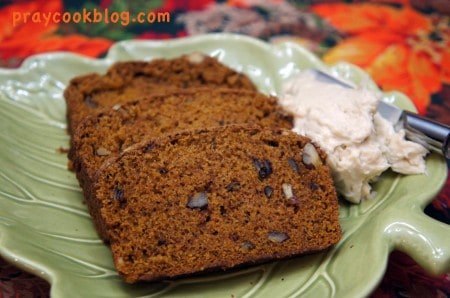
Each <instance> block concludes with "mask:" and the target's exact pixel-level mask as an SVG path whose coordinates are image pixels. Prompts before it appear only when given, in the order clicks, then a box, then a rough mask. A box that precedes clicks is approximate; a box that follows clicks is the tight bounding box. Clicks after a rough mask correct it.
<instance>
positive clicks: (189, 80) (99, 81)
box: [64, 53, 256, 132]
mask: <svg viewBox="0 0 450 298" xmlns="http://www.w3.org/2000/svg"><path fill="white" fill-rule="evenodd" d="M198 86H209V87H227V88H239V89H246V90H256V88H255V86H254V85H253V83H252V82H251V80H250V79H249V78H247V77H246V76H245V75H243V74H241V73H239V72H236V71H234V70H233V69H231V68H229V67H227V66H225V65H224V64H222V63H220V62H219V61H218V60H217V59H215V58H212V57H209V56H206V55H202V54H200V53H194V54H189V55H184V56H181V57H177V58H173V59H154V60H151V61H149V62H144V61H128V62H118V63H116V64H114V65H112V66H111V68H110V69H109V70H108V72H107V73H106V74H104V75H100V74H95V73H94V74H88V75H85V76H80V77H77V78H74V79H72V80H71V81H70V83H69V85H68V87H67V88H66V90H65V92H64V97H65V100H66V104H67V117H68V130H69V132H72V131H73V129H74V127H76V126H77V125H78V123H79V122H80V121H81V120H82V119H83V118H84V117H86V116H87V115H90V114H92V113H95V112H97V111H99V110H101V109H102V108H105V107H112V106H114V105H115V104H117V103H124V102H128V101H131V100H134V99H136V98H137V97H140V96H143V95H149V94H151V93H161V92H165V91H167V90H170V89H176V88H190V87H198Z"/></svg>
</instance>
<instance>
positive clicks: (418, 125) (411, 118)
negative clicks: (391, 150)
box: [403, 111, 450, 159]
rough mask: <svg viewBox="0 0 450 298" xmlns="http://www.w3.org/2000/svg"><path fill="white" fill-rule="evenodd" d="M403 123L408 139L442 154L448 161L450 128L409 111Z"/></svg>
mask: <svg viewBox="0 0 450 298" xmlns="http://www.w3.org/2000/svg"><path fill="white" fill-rule="evenodd" d="M403 121H404V122H403V123H404V127H405V130H406V137H407V138H408V139H410V140H411V141H416V142H419V143H421V144H423V145H425V146H426V147H427V148H428V149H430V150H433V151H436V152H439V153H441V154H442V155H444V157H445V158H446V159H449V158H450V151H449V150H450V149H449V143H450V126H447V125H444V124H441V123H438V122H435V121H433V120H430V119H427V118H425V117H421V116H419V115H417V114H415V113H411V112H408V111H405V112H404V114H403Z"/></svg>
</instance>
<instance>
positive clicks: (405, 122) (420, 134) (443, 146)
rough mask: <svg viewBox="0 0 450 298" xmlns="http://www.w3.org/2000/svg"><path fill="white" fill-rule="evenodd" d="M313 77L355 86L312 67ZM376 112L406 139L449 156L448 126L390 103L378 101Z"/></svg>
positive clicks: (449, 132)
mask: <svg viewBox="0 0 450 298" xmlns="http://www.w3.org/2000/svg"><path fill="white" fill-rule="evenodd" d="M311 71H313V72H314V73H315V78H316V79H317V80H319V81H322V82H327V83H330V84H338V85H341V86H342V87H345V88H355V85H353V84H352V83H351V82H347V81H345V80H343V79H341V78H338V77H335V76H333V75H331V74H329V73H327V72H325V71H323V70H319V69H313V70H311ZM378 113H379V114H380V115H381V116H382V117H383V118H385V119H386V120H388V121H389V122H390V123H392V125H393V126H394V129H397V130H398V129H404V130H405V136H406V138H407V139H408V140H410V141H413V142H416V143H419V144H421V145H422V146H424V147H425V148H427V149H428V150H431V151H434V152H437V153H440V154H442V155H443V156H444V157H445V158H446V159H449V158H450V148H449V143H450V126H448V125H445V124H442V123H439V122H436V121H433V120H431V119H428V118H425V117H422V116H420V115H418V114H416V113H412V112H409V111H405V110H402V109H400V108H398V107H396V106H394V105H392V104H389V103H387V102H384V101H382V100H380V101H379V104H378Z"/></svg>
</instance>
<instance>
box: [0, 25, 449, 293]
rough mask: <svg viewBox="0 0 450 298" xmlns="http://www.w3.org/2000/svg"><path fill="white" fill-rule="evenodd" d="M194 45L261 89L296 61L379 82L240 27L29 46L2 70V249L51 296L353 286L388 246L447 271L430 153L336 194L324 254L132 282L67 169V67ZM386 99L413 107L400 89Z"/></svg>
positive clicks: (295, 68) (374, 278) (380, 262)
mask: <svg viewBox="0 0 450 298" xmlns="http://www.w3.org/2000/svg"><path fill="white" fill-rule="evenodd" d="M194 51H200V52H204V53H207V54H209V55H212V56H215V57H217V58H218V59H219V60H220V61H222V62H223V63H225V64H227V65H229V66H231V67H232V68H234V69H236V70H239V71H242V72H244V73H246V74H247V75H248V76H249V77H250V78H251V79H253V81H254V82H255V83H256V84H257V86H258V87H259V88H260V90H261V91H263V92H265V93H270V94H279V92H280V89H281V85H282V84H283V82H284V81H286V80H287V79H289V78H290V77H292V76H293V75H295V74H296V73H298V72H299V71H300V70H301V69H304V68H308V67H318V68H322V69H326V70H328V71H331V72H333V73H335V74H337V75H339V76H341V77H343V78H346V79H350V80H353V81H355V82H356V83H364V84H367V83H368V84H369V86H370V88H372V89H373V90H374V91H377V92H379V90H377V88H376V86H375V84H374V83H373V82H372V81H371V80H370V78H368V76H367V75H366V74H365V73H364V72H363V71H361V70H360V69H358V68H356V67H354V66H352V65H349V64H337V65H334V66H332V67H330V68H328V67H326V66H325V65H323V64H322V62H321V61H320V60H319V59H318V58H317V57H316V56H314V55H313V54H311V53H310V52H308V51H307V50H305V49H303V48H301V47H299V46H297V45H294V44H288V43H285V44H280V45H269V44H266V43H264V42H261V41H259V40H255V39H251V38H248V37H243V36H237V35H224V34H216V35H205V36H198V37H191V38H184V39H177V40H170V41H164V42H150V41H125V42H120V43H117V44H116V45H114V46H113V47H112V49H111V50H110V52H109V54H108V55H107V57H106V58H105V59H90V58H86V57H81V56H77V55H73V54H68V53H52V54H44V55H39V56H34V57H32V58H30V59H28V60H26V61H25V63H24V64H23V66H22V67H21V68H20V69H18V70H6V69H1V70H0V143H1V147H0V253H1V255H2V256H3V257H4V258H6V259H8V260H9V261H10V262H12V263H14V264H15V265H17V266H20V267H22V268H24V269H25V270H28V271H31V272H33V273H35V274H37V275H39V276H42V277H43V278H45V279H47V280H48V281H49V282H50V283H51V285H52V287H51V294H52V296H53V297H64V298H68V297H136V296H139V297H144V296H145V297H160V296H168V297H251V296H257V297H296V296H301V297H331V296H334V297H356V296H359V297H360V296H364V295H367V294H368V293H370V291H371V290H373V289H374V287H375V286H376V285H377V283H378V282H379V281H380V279H381V278H382V276H383V273H384V271H385V268H386V264H387V260H388V255H389V253H390V252H391V251H392V250H393V249H398V250H401V251H404V252H406V253H408V254H409V255H411V256H412V257H413V258H414V259H415V260H416V261H417V262H418V263H419V264H420V265H421V266H423V267H424V268H425V269H426V270H428V271H429V272H430V273H433V274H439V273H444V272H447V271H450V241H448V239H449V238H448V236H449V235H450V227H448V226H447V225H445V224H443V223H440V222H438V221H436V220H433V219H431V218H429V217H427V216H426V215H425V214H424V213H423V209H424V207H425V206H426V205H427V204H428V203H429V202H430V201H431V200H432V199H433V197H434V196H435V195H436V194H437V193H438V191H439V190H440V189H441V187H442V186H443V184H444V181H445V179H446V175H447V167H446V163H445V161H444V160H443V159H442V158H441V157H440V156H437V155H434V154H431V155H430V156H428V158H427V167H428V174H427V175H417V176H402V175H398V174H394V173H392V172H386V173H385V174H383V175H382V177H381V179H380V180H379V182H377V183H376V184H375V186H374V188H375V191H376V192H377V196H376V198H374V199H373V200H371V201H368V202H364V203H362V204H361V205H349V204H345V203H342V206H341V209H340V210H341V215H340V220H341V224H342V227H343V231H344V234H343V238H342V240H341V241H340V242H339V244H338V245H337V246H336V247H335V248H334V249H332V250H330V251H328V252H326V253H319V254H315V255H311V256H303V257H298V258H295V259H291V260H287V261H281V262H274V263H269V264H265V265H261V266H256V267H252V268H248V269H245V270H237V271H232V272H228V273H217V274H213V275H208V276H204V277H198V278H186V279H182V280H178V281H174V282H164V283H143V284H138V285H127V284H125V283H123V282H122V281H121V279H120V278H119V276H118V275H117V273H116V271H115V269H114V266H113V263H112V259H111V254H110V250H109V248H108V247H107V246H105V245H104V244H103V243H102V242H101V241H100V240H99V238H98V237H97V235H96V233H95V230H94V227H93V224H92V222H91V219H90V217H89V215H88V212H87V211H86V206H85V205H84V204H83V199H82V194H81V191H80V189H79V186H78V182H77V180H76V179H75V175H74V174H73V173H72V172H70V171H68V170H67V158H66V155H65V154H63V153H61V152H60V149H61V148H67V147H68V140H69V138H68V135H67V134H66V130H65V128H66V120H65V102H64V99H63V96H62V93H63V90H64V88H65V86H66V84H67V83H68V81H69V80H70V78H72V77H74V76H77V75H81V74H85V73H89V72H105V71H106V69H107V68H108V67H109V66H110V65H111V64H112V63H113V62H115V61H118V60H130V59H145V60H151V59H153V58H156V57H166V58H171V57H175V56H178V55H181V54H183V53H189V52H194ZM383 98H384V99H385V100H387V101H390V102H393V103H394V104H396V105H398V106H400V107H403V108H405V109H413V105H412V103H411V101H410V100H409V99H408V98H407V97H405V96H404V95H402V94H400V93H389V94H383Z"/></svg>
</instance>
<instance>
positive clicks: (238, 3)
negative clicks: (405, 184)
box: [0, 0, 450, 298]
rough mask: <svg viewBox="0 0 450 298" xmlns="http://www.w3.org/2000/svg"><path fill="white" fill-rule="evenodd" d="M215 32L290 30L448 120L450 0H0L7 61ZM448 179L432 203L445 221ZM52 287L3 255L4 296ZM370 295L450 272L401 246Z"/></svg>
mask: <svg viewBox="0 0 450 298" xmlns="http://www.w3.org/2000/svg"><path fill="white" fill-rule="evenodd" d="M83 9H84V10H89V11H94V10H98V11H105V10H108V11H110V12H118V13H120V12H122V13H123V12H127V13H129V16H136V15H137V14H138V13H139V12H155V13H156V12H163V13H166V14H161V15H166V16H167V15H168V16H169V18H166V19H162V20H159V21H152V22H149V21H147V22H143V23H137V22H135V23H132V22H128V23H127V22H126V18H121V19H118V20H116V22H114V20H112V21H108V22H107V21H105V20H103V21H99V22H94V21H92V20H93V19H92V18H93V17H94V16H89V17H88V18H87V19H85V21H83V20H82V19H81V20H78V19H76V18H75V17H74V16H75V15H76V12H82V11H83ZM36 12H37V13H36ZM45 12H47V13H48V12H53V13H54V12H58V13H60V15H64V14H63V13H64V12H66V16H71V17H72V18H71V19H70V20H69V18H67V19H61V18H60V19H46V18H45V17H44V14H43V13H45ZM167 13H168V14H167ZM153 15H157V14H153ZM118 16H120V15H118ZM123 16H124V17H125V15H123ZM81 17H82V15H81ZM33 18H34V19H33ZM86 20H87V21H86ZM89 20H90V22H88V21H89ZM208 32H233V33H239V34H244V35H249V36H253V37H257V38H260V39H263V40H266V41H268V42H271V43H277V42H282V41H285V40H290V41H294V42H298V43H300V44H302V45H303V46H305V47H307V48H309V49H310V50H311V51H313V52H314V53H316V54H317V55H319V56H320V57H322V58H323V60H324V61H325V62H326V63H334V62H336V61H340V60H345V61H348V62H351V63H354V64H356V65H358V66H360V67H361V68H363V69H365V70H366V71H367V72H368V73H370V74H371V76H372V77H373V79H374V80H375V81H376V83H377V84H378V85H379V86H380V88H382V89H383V90H386V91H389V90H399V91H402V92H403V93H405V94H407V95H408V96H409V97H410V98H411V99H412V100H413V102H414V104H415V105H416V107H417V109H418V111H419V113H421V114H422V115H426V116H428V117H430V118H433V119H436V120H438V121H440V122H443V123H445V124H447V125H448V124H450V113H449V110H450V1H448V0H431V1H422V0H372V1H362V0H361V1H356V0H355V1H332V0H329V1H326V0H316V1H314V0H309V1H307V0H304V1H302V0H296V1H287V0H272V1H264V0H261V1H258V0H228V1H211V0H201V1H179V0H153V1H125V0H102V1H95V0H91V1H67V0H66V1H60V0H35V1H26V0H18V1H9V0H5V1H1V2H0V67H5V68H15V67H18V66H20V64H21V63H22V61H23V60H24V59H26V58H27V57H29V56H31V55H33V54H37V53H44V52H50V51H70V52H75V53H80V54H83V55H87V56H91V57H101V56H102V55H103V54H104V53H105V52H106V51H107V50H108V48H109V47H110V46H111V45H112V44H113V43H114V42H115V41H119V40H127V39H169V38H174V37H183V36H191V35H198V34H204V33H208ZM449 181H450V180H449V179H447V183H446V185H445V187H444V188H443V189H442V191H441V192H440V193H439V195H438V196H437V197H436V198H435V199H434V201H433V202H432V203H431V204H430V205H429V206H428V207H427V208H426V209H425V212H426V213H427V214H428V215H430V216H431V217H433V218H435V219H437V220H440V221H442V222H445V223H447V224H449V223H450V207H449V206H450V182H449ZM449 236H450V235H449ZM449 239H450V237H449ZM449 241H450V240H449ZM49 290H50V286H49V284H48V283H47V282H46V281H44V280H42V279H40V278H38V277H36V276H33V275H31V274H29V273H26V272H24V271H22V270H20V269H18V268H15V267H14V266H12V265H10V264H8V263H6V262H5V261H4V260H2V259H0V297H2V298H3V297H47V296H49ZM372 296H373V297H450V273H447V274H444V275H442V276H437V277H436V276H434V277H431V276H429V275H428V274H427V273H426V272H425V271H424V270H423V269H422V268H420V267H419V266H418V265H417V264H416V263H415V262H414V261H413V260H412V259H411V258H409V257H408V256H406V255H405V254H403V253H401V252H397V251H394V252H393V253H392V254H391V256H390V258H389V264H388V268H387V271H386V273H385V276H384V278H383V280H382V282H381V283H380V285H379V286H378V288H377V289H376V290H375V291H374V292H373V294H372Z"/></svg>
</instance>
